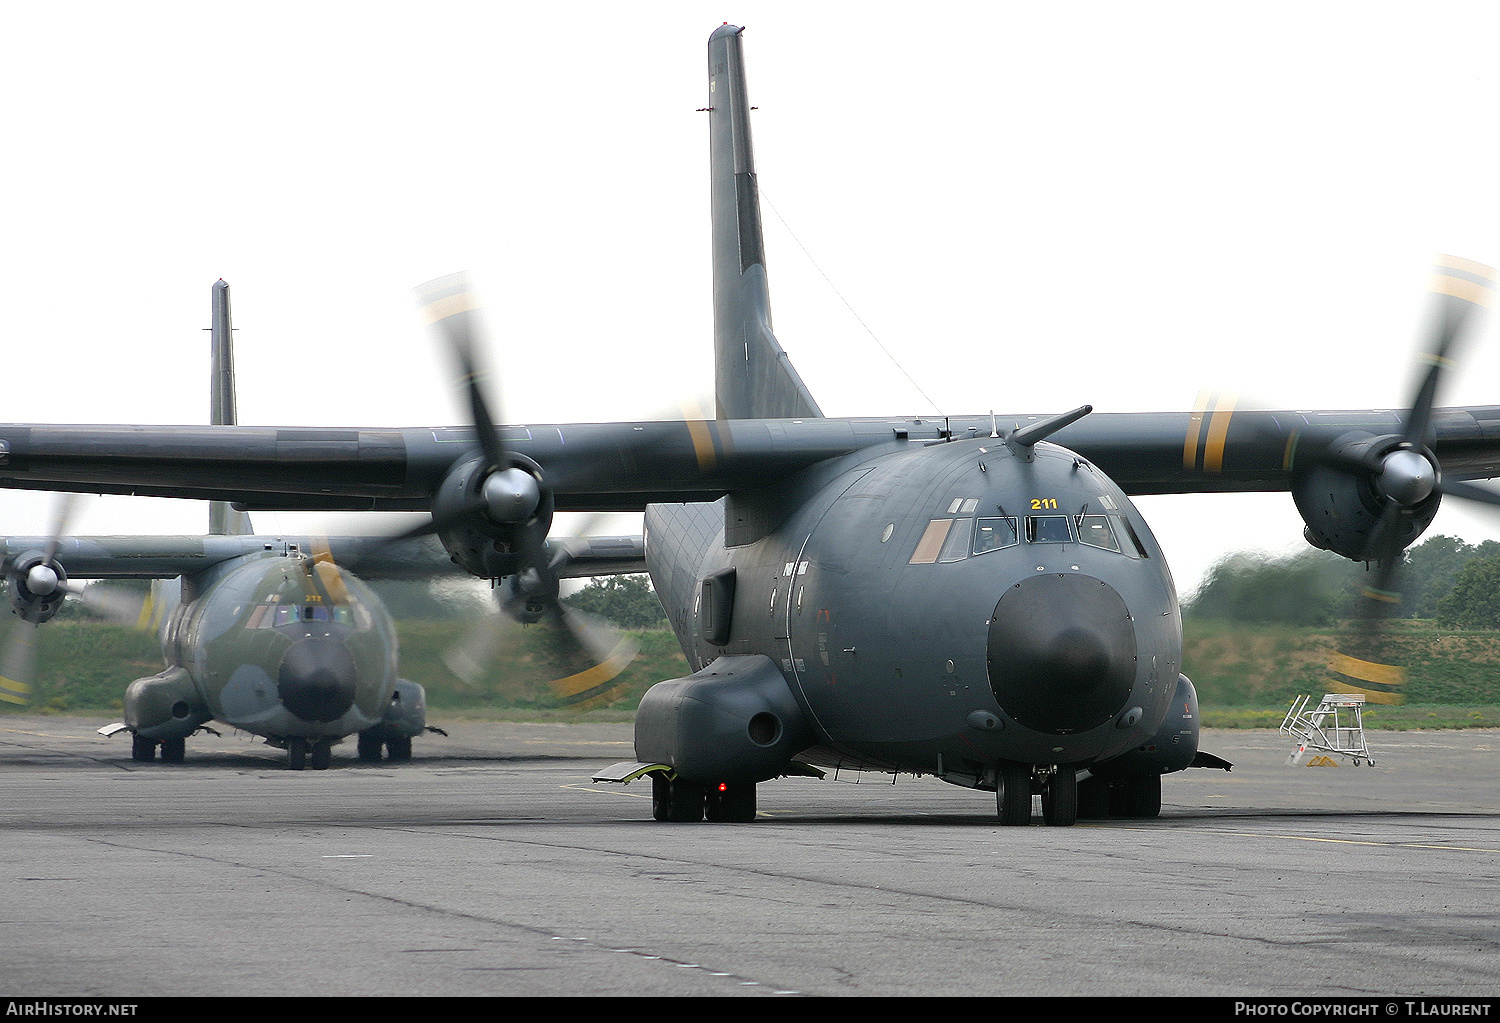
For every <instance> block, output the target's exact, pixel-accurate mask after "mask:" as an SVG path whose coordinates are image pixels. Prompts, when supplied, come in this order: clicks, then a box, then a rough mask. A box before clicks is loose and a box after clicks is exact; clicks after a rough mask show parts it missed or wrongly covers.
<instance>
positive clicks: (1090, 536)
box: [1078, 515, 1120, 551]
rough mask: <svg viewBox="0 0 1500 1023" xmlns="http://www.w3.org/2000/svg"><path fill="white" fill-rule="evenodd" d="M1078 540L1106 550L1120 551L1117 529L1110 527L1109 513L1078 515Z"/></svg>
mask: <svg viewBox="0 0 1500 1023" xmlns="http://www.w3.org/2000/svg"><path fill="white" fill-rule="evenodd" d="M1078 542H1079V543H1083V544H1088V545H1089V546H1090V547H1098V548H1100V549H1101V550H1106V551H1119V549H1120V543H1119V541H1118V540H1116V539H1115V531H1114V530H1113V529H1111V528H1109V516H1107V515H1080V516H1078Z"/></svg>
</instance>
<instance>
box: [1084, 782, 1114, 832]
mask: <svg viewBox="0 0 1500 1023" xmlns="http://www.w3.org/2000/svg"><path fill="white" fill-rule="evenodd" d="M1108 816H1109V782H1107V781H1104V780H1103V779H1102V778H1085V779H1084V780H1083V781H1081V782H1079V783H1078V819H1079V820H1089V821H1097V820H1103V819H1104V818H1106V817H1108Z"/></svg>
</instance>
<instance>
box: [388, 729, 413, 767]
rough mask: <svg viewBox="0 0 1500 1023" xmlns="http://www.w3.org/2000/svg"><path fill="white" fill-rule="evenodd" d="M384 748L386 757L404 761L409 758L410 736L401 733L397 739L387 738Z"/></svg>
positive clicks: (400, 761)
mask: <svg viewBox="0 0 1500 1023" xmlns="http://www.w3.org/2000/svg"><path fill="white" fill-rule="evenodd" d="M385 749H386V758H387V759H389V760H394V761H396V762H398V763H405V762H406V761H408V760H410V759H411V736H409V735H403V736H402V737H401V738H399V739H388V740H387V741H386V744H385Z"/></svg>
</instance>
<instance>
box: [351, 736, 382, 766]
mask: <svg viewBox="0 0 1500 1023" xmlns="http://www.w3.org/2000/svg"><path fill="white" fill-rule="evenodd" d="M355 741H356V743H357V749H358V750H359V759H360V760H362V761H364V762H365V763H367V764H372V763H378V762H379V760H380V750H381V748H382V746H383V745H384V744H383V743H382V742H381V741H380V739H379V738H378V737H376V736H374V735H371V734H370V733H369V732H360V733H359V737H358V739H356V740H355Z"/></svg>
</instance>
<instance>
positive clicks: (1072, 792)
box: [1042, 764, 1078, 828]
mask: <svg viewBox="0 0 1500 1023" xmlns="http://www.w3.org/2000/svg"><path fill="white" fill-rule="evenodd" d="M1042 820H1043V821H1044V822H1045V823H1047V824H1050V825H1051V826H1053V827H1055V828H1070V827H1072V826H1073V825H1074V824H1076V823H1077V822H1078V774H1077V772H1075V771H1074V770H1073V768H1071V767H1070V766H1068V765H1067V764H1059V765H1058V766H1057V771H1056V773H1054V774H1053V775H1052V777H1050V778H1048V779H1047V783H1046V784H1045V785H1043V786H1042Z"/></svg>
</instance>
